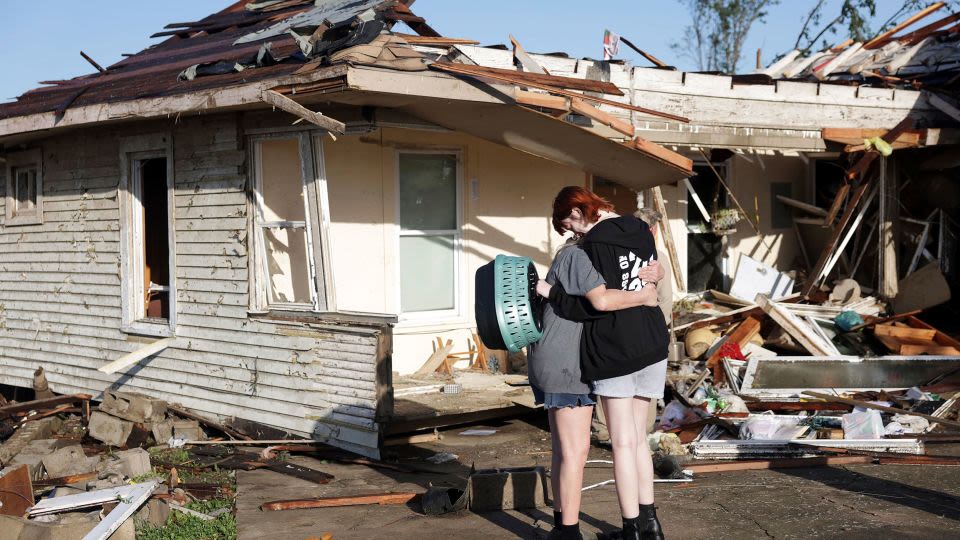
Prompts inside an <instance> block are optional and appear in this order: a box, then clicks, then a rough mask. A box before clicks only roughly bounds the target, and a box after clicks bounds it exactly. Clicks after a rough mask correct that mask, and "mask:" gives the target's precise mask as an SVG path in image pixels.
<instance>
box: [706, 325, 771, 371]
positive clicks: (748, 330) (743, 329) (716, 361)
mask: <svg viewBox="0 0 960 540" xmlns="http://www.w3.org/2000/svg"><path fill="white" fill-rule="evenodd" d="M758 333H760V319H759V318H758V317H755V316H749V317H747V319H746V320H744V321H743V322H742V323H740V324H739V325H737V327H736V328H734V329H733V331H732V332H730V333H729V334H727V335H726V337H725V339H724V343H736V344H737V345H738V346H739V347H740V348H741V349H742V348H743V347H745V346H746V345H747V343H749V342H750V340H751V339H753V337H754V336H756V335H757V334H758ZM721 348H722V347H717V349H716V350H715V351H713V354H711V355H710V356H709V357H708V358H707V367H708V368H711V369H712V370H713V379H714V381H721V380H723V379H724V376H723V366H721V365H720V360H721V358H722V355H721V353H720V349H721Z"/></svg>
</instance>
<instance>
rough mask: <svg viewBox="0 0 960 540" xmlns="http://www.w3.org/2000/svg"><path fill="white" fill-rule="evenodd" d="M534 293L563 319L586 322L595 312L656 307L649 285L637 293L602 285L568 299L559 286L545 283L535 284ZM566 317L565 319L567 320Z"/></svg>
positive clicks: (654, 294)
mask: <svg viewBox="0 0 960 540" xmlns="http://www.w3.org/2000/svg"><path fill="white" fill-rule="evenodd" d="M537 293H538V294H540V296H543V297H544V298H548V299H549V300H550V303H551V304H552V305H553V308H554V311H556V312H557V314H558V315H560V316H561V317H563V318H564V319H570V320H587V319H586V318H584V317H587V318H597V316H598V315H599V314H598V313H596V312H605V311H617V310H621V309H627V308H632V307H637V306H651V307H652V306H656V305H657V288H656V286H655V285H654V284H653V283H648V284H647V285H646V286H644V287H643V288H641V289H640V290H637V291H621V290H619V289H608V288H607V286H606V285H598V286H597V287H594V288H593V289H591V290H589V291H587V294H586V295H585V296H583V297H579V296H571V295H569V294H567V292H566V291H565V290H563V287H562V286H560V285H559V284H557V285H550V284H549V283H547V282H546V281H543V280H540V282H539V283H537ZM579 298H586V300H587V303H588V304H589V306H590V307H591V308H593V312H591V310H589V309H586V308H585V307H584V306H583V302H582V301H580V300H578V299H579ZM568 315H569V316H568Z"/></svg>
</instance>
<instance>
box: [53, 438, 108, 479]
mask: <svg viewBox="0 0 960 540" xmlns="http://www.w3.org/2000/svg"><path fill="white" fill-rule="evenodd" d="M41 462H42V463H43V468H44V469H46V471H47V475H48V476H49V477H50V478H61V477H63V476H70V475H74V474H83V473H88V472H91V471H94V470H96V468H97V463H99V462H100V458H99V457H97V456H91V457H87V456H86V455H85V454H84V453H83V447H82V446H80V445H79V444H74V445H71V446H67V447H65V448H60V449H59V450H55V451H54V452H51V453H50V454H47V455H46V456H44V457H43V459H42V460H41Z"/></svg>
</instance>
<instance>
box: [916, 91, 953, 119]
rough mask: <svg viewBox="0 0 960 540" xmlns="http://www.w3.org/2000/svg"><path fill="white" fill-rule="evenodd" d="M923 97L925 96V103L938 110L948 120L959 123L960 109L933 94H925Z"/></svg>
mask: <svg viewBox="0 0 960 540" xmlns="http://www.w3.org/2000/svg"><path fill="white" fill-rule="evenodd" d="M925 95H926V96H927V101H929V102H930V104H931V105H933V106H934V107H936V108H938V109H940V111H941V112H943V113H944V114H946V115H947V116H949V117H950V118H953V119H954V120H956V121H958V122H960V109H958V108H957V107H955V106H954V105H953V104H951V103H950V102H948V101H947V100H945V99H943V98H942V97H940V96H938V95H937V94H934V93H933V92H927V93H926V94H925Z"/></svg>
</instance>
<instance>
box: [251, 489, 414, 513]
mask: <svg viewBox="0 0 960 540" xmlns="http://www.w3.org/2000/svg"><path fill="white" fill-rule="evenodd" d="M418 497H420V494H419V493H384V494H381V495H357V496H354V497H325V498H322V499H294V500H289V501H273V502H268V503H264V504H262V505H261V506H260V509H261V510H267V511H280V510H301V509H304V508H336V507H340V506H365V505H371V504H377V505H381V506H383V505H387V504H406V503H408V502H410V501H412V500H414V499H417V498H418Z"/></svg>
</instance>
